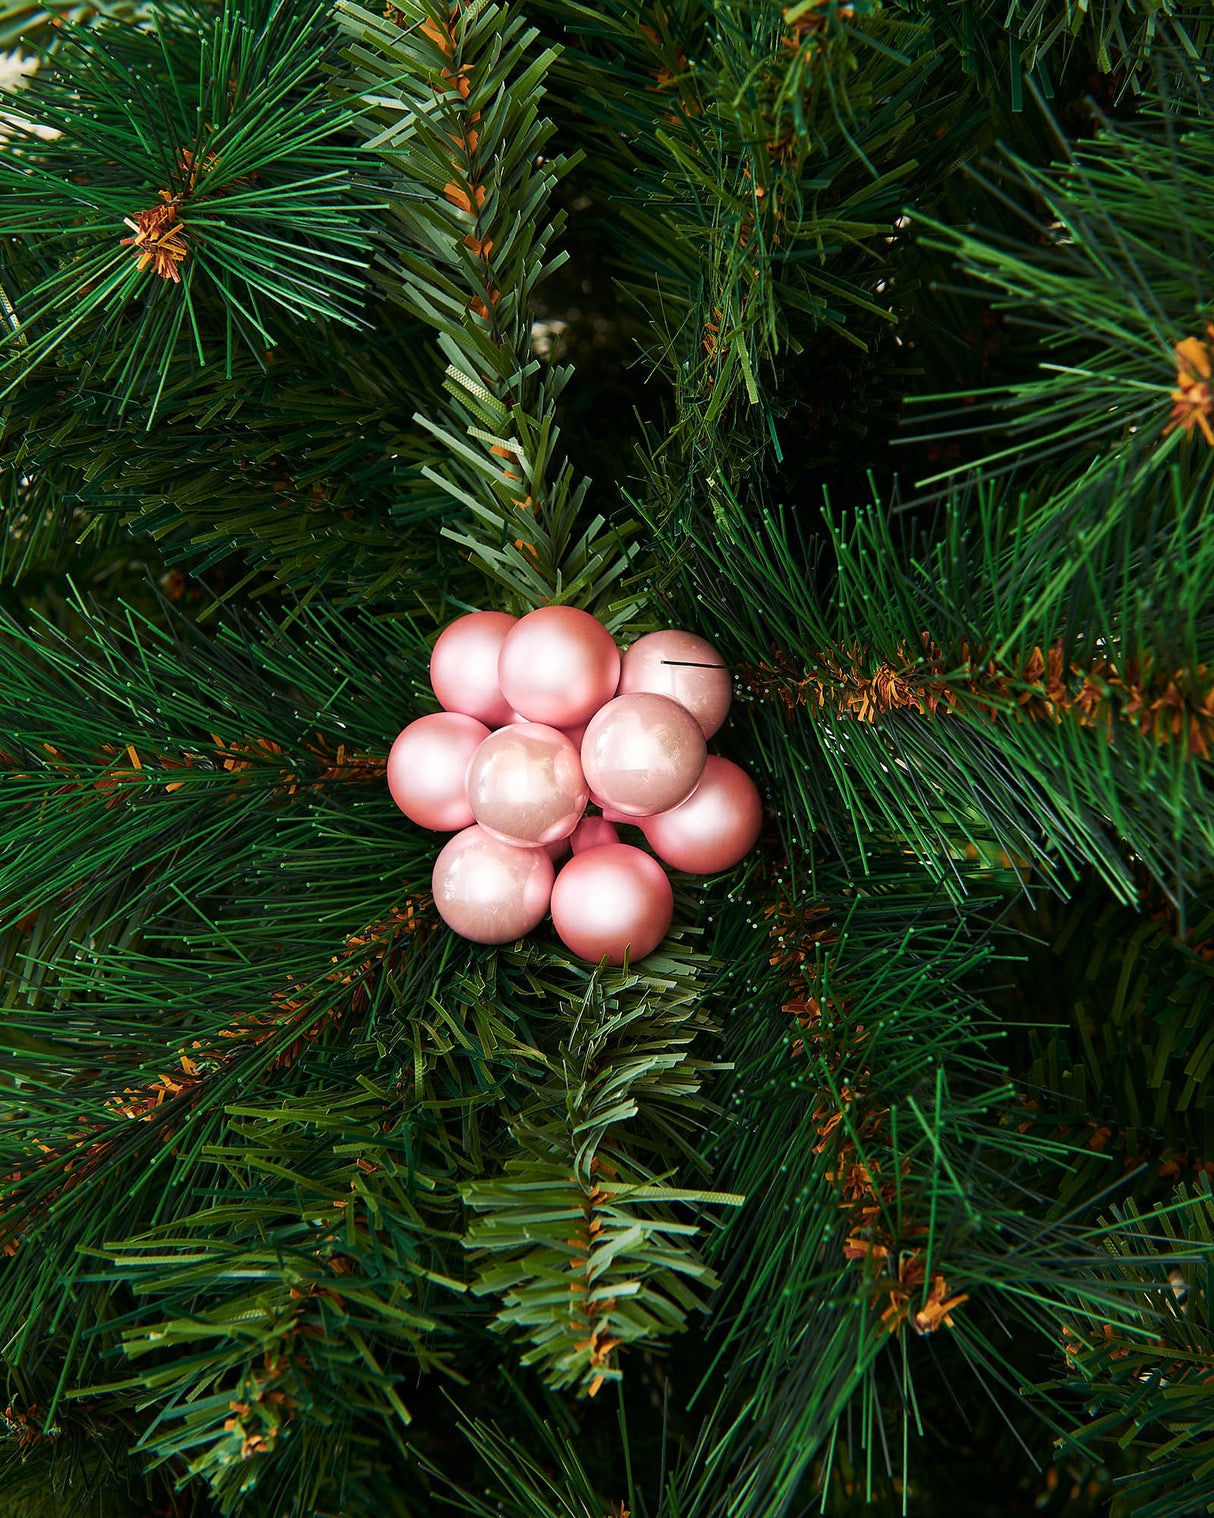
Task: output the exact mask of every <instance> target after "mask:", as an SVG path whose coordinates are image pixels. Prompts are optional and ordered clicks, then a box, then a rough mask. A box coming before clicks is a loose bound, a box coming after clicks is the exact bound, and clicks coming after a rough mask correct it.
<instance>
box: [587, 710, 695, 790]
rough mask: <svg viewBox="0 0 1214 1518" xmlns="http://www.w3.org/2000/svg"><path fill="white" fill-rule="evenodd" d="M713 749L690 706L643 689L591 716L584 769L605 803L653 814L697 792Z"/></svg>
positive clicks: (589, 783) (590, 784)
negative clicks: (697, 784)
mask: <svg viewBox="0 0 1214 1518" xmlns="http://www.w3.org/2000/svg"><path fill="white" fill-rule="evenodd" d="M707 752H708V751H707V749H706V748H705V747H704V734H703V733H702V732H701V731H700V724H699V723H698V722H697V721H696V719H695V718H694V717H693V716H692V715H691V713H690V712H689V711H688V710H687V708H686V707H685V706H680V705H679V703H678V702H677V701H672V700H671V698H670V697H669V696H655V695H649V694H646V693H644V692H637V693H635V694H634V695H630V696H617V697H616V698H615V700H614V701H609V702H608V703H607V705H606V706H604V707H603V708H602V709H601V710H600V711H598V712H596V713H595V715H594V716H593V717H592V718H591V719H590V722H589V724H588V725H587V728H586V736H585V737H584V738H583V739H582V769H583V771H584V772H585V775H586V783H587V784H588V785H589V787H590V789H591V790H592V791H593V792H594V794H595V796H596V797H602V803H601V804H602V805H604V806H605V807H607V808H609V809H610V810H611V811H613V812H623V813H624V814H625V815H626V816H628V817H630V818H636V817H648V816H650V815H651V814H652V813H654V812H665V811H667V810H668V809H669V808H670V807H672V806H678V804H679V802H680V801H684V800H686V798H687V797H688V796H690V795H691V793H692V791H693V790H694V789H695V786H696V782H697V781H698V780H699V778H700V776H701V775H702V774H703V773H704V760H705V758H706V756H707Z"/></svg>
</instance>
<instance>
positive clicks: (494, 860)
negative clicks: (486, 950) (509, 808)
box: [431, 825, 553, 943]
mask: <svg viewBox="0 0 1214 1518" xmlns="http://www.w3.org/2000/svg"><path fill="white" fill-rule="evenodd" d="M552 881H553V868H552V860H551V859H549V857H548V853H547V850H545V849H520V848H516V847H515V846H514V845H513V844H509V843H502V841H501V840H500V839H498V838H493V837H491V836H490V835H489V834H488V833H486V832H485V830H484V828H482V827H477V826H475V825H474V826H472V827H470V828H465V829H464V831H463V832H462V833H457V834H456V835H455V837H454V838H452V839H451V840H450V841H449V842H448V843H447V844H446V845H445V846H444V848H443V849H442V850H441V852H440V853H439V856H438V858H437V859H436V860H435V861H434V873H433V875H432V876H431V890H432V891H433V893H434V905H435V906H436V907H437V909H438V915H439V916H440V917H441V918H442V919H443V921H444V922H445V923H446V924H447V926H448V927H449V928H450V929H451V930H452V932H454V933H458V934H459V935H460V937H461V938H470V939H471V940H472V942H473V943H513V942H514V941H515V939H516V938H521V937H522V936H523V934H524V933H530V932H531V930H532V928H536V927H538V926H539V925H540V923H541V922H542V921H543V920H544V915H545V913H546V912H547V911H548V903H549V900H550V899H551V896H552Z"/></svg>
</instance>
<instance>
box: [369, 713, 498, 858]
mask: <svg viewBox="0 0 1214 1518" xmlns="http://www.w3.org/2000/svg"><path fill="white" fill-rule="evenodd" d="M488 736H489V729H488V728H487V727H486V726H485V724H484V723H483V722H478V721H477V720H476V718H475V717H465V716H463V715H462V714H461V713H459V712H432V713H431V714H430V716H428V717H419V718H418V719H417V721H416V722H410V724H409V726H408V727H407V728H405V730H404V732H403V733H401V734H399V735H398V737H397V739H396V742H395V743H394V744H393V745H392V748H391V750H390V751H389V753H388V789H389V790H390V791H391V792H392V799H393V801H395V802H396V804H397V806H398V807H400V809H401V811H402V812H404V814H405V816H406V817H408V818H409V819H410V820H411V821H412V822H416V823H417V824H418V825H419V826H420V827H424V828H435V829H436V830H438V831H440V832H441V831H445V832H454V831H455V829H456V828H466V827H467V826H468V825H469V823H471V822H472V820H473V817H472V808H471V807H470V806H469V805H468V793H467V791H466V789H465V787H464V777H465V776H466V775H467V773H468V765H469V764H470V763H471V761H472V756H473V754H475V753H476V751H477V749H478V748H480V746H481V744H482V743H483V742H484V741H485V739H486V738H487V737H488Z"/></svg>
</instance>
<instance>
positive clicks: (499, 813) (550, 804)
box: [466, 722, 589, 848]
mask: <svg viewBox="0 0 1214 1518" xmlns="http://www.w3.org/2000/svg"><path fill="white" fill-rule="evenodd" d="M466 783H467V791H468V804H469V806H470V807H471V808H472V815H473V816H474V817H475V818H476V820H477V822H479V823H480V825H481V827H483V828H484V829H485V831H486V832H487V833H492V834H493V836H494V837H495V838H500V839H501V840H502V841H503V843H513V844H518V845H521V846H523V847H531V848H538V847H540V846H541V845H544V844H549V843H556V842H558V840H560V839H562V838H568V836H569V835H570V833H572V832H573V830H574V828H575V827H577V825H578V822H579V821H580V819H581V816H582V813H583V812H584V811H585V810H586V802H587V801H588V799H589V792H588V791H587V789H586V781H585V779H584V777H583V775H582V766H581V763H580V761H579V760H578V754H577V750H576V749H575V748H574V746H573V744H572V743H570V741H569V739H568V738H566V737H565V735H564V733H561V732H558V731H557V730H556V728H554V727H546V726H545V725H544V724H543V723H541V722H516V723H511V725H510V726H509V727H499V728H498V730H497V732H496V733H490V734H488V736H487V737H486V738H485V741H484V742H483V743H482V744H481V746H480V747H479V748H478V749H477V751H476V753H475V754H474V755H473V756H472V762H471V763H470V764H469V766H468V773H467V782H466Z"/></svg>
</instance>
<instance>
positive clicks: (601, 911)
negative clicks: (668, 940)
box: [552, 843, 674, 965]
mask: <svg viewBox="0 0 1214 1518" xmlns="http://www.w3.org/2000/svg"><path fill="white" fill-rule="evenodd" d="M673 914H674V893H673V891H672V890H671V887H670V881H669V879H668V878H667V875H666V871H665V870H664V869H663V868H662V866H661V865H660V864H659V863H658V862H657V860H656V859H654V858H652V857H651V856H650V855H649V854H646V853H643V852H642V851H641V850H640V849H634V848H633V847H632V846H631V845H630V844H627V843H609V844H605V845H603V846H602V847H601V848H596V849H587V850H585V852H584V853H581V854H575V855H574V856H573V858H572V859H571V860H569V862H568V863H567V864H566V865H564V866H563V867H562V869H561V872H560V874H559V875H558V876H557V877H556V884H555V885H554V886H553V888H552V923H553V926H554V927H555V928H556V931H557V933H558V935H559V936H560V940H561V942H562V943H563V944H564V945H565V947H566V948H567V949H570V950H571V951H572V952H573V953H574V954H578V955H580V956H581V957H582V958H583V959H588V960H590V961H591V962H592V963H594V964H597V963H598V962H599V961H600V960H602V959H603V958H606V960H607V963H608V964H609V965H622V964H623V963H624V955H625V952H627V954H628V957H629V960H630V961H636V960H638V959H641V958H643V957H644V956H645V955H646V954H649V953H651V952H652V951H653V950H654V949H656V948H657V946H658V944H659V943H661V941H662V939H663V938H665V936H666V932H667V929H668V928H669V927H670V919H671V917H672V915H673Z"/></svg>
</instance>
